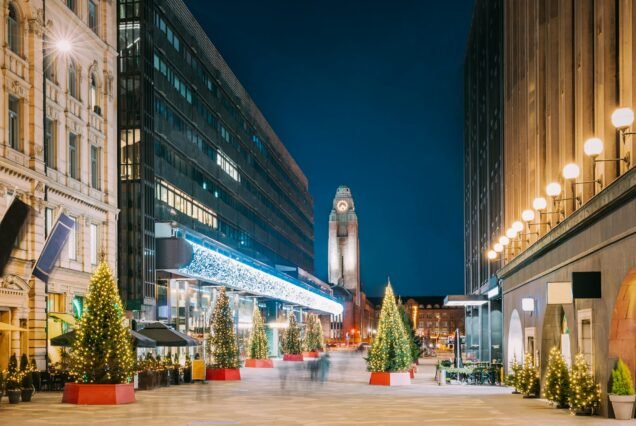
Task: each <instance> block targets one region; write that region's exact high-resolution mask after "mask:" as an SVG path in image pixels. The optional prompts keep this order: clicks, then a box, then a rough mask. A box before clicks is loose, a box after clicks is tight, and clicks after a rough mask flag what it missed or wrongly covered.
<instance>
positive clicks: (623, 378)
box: [609, 359, 636, 420]
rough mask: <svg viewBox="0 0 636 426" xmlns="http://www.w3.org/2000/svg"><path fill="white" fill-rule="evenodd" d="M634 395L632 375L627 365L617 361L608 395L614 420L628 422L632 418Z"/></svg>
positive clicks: (620, 360)
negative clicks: (610, 390)
mask: <svg viewBox="0 0 636 426" xmlns="http://www.w3.org/2000/svg"><path fill="white" fill-rule="evenodd" d="M635 393H636V392H634V383H633V382H632V373H631V371H629V367H627V364H625V363H624V362H623V360H622V359H619V360H618V363H616V368H614V370H612V392H611V393H610V395H609V399H610V401H611V402H612V408H613V409H614V416H615V417H616V419H618V420H630V419H631V418H632V417H634V401H636V395H635Z"/></svg>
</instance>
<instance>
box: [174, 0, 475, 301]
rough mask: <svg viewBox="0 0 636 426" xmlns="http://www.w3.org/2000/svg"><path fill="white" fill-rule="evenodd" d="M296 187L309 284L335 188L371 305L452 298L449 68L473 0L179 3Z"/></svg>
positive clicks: (458, 169)
mask: <svg viewBox="0 0 636 426" xmlns="http://www.w3.org/2000/svg"><path fill="white" fill-rule="evenodd" d="M186 4H188V6H189V7H190V9H191V11H192V13H193V14H194V15H195V16H196V17H197V19H198V20H199V22H200V23H201V25H202V27H203V28H204V29H205V30H206V31H207V33H208V35H209V36H210V39H211V40H212V42H213V43H214V45H215V46H217V48H218V49H219V50H220V52H221V53H222V55H223V57H224V58H225V60H226V61H227V63H228V64H229V65H230V67H231V68H232V70H233V71H234V73H235V74H236V76H237V77H238V78H239V80H240V81H241V82H242V84H243V86H245V88H246V89H247V90H248V92H249V93H250V95H251V96H252V98H253V99H254V100H255V101H256V103H257V105H258V106H259V108H260V109H261V111H262V112H263V114H264V115H265V117H266V118H267V119H268V121H269V122H270V124H271V125H272V127H273V128H274V130H275V131H276V133H277V134H278V135H279V137H280V138H281V140H282V141H283V143H284V144H285V145H286V147H287V149H288V150H289V151H290V153H291V154H292V155H293V156H294V158H295V159H296V161H297V162H298V164H299V165H300V167H301V168H302V169H303V171H304V172H305V174H306V175H307V177H308V178H309V185H310V191H311V194H312V195H313V197H314V201H315V206H314V212H315V250H316V256H315V267H316V270H315V272H316V275H317V276H319V277H320V278H323V279H325V278H326V275H327V273H326V271H327V220H328V215H329V211H330V209H331V202H332V199H333V196H334V194H335V191H336V188H337V187H338V185H341V184H344V185H348V186H349V187H350V188H351V190H352V192H353V196H354V200H355V203H356V210H357V212H358V218H359V222H360V252H361V256H360V257H361V268H362V269H361V274H362V283H363V287H364V289H365V290H366V292H367V294H369V295H371V296H377V295H380V294H381V292H382V288H383V284H384V283H385V282H386V277H387V275H388V274H390V275H391V281H392V282H393V284H394V287H395V288H396V291H397V292H398V293H400V294H403V295H405V294H412V295H431V294H439V295H444V294H448V293H457V292H463V231H462V230H463V203H462V198H463V189H462V185H463V178H462V173H463V172H462V155H463V149H462V146H463V139H462V138H463V137H462V134H463V118H462V115H463V111H462V96H463V94H462V91H463V77H462V64H463V58H464V50H465V45H466V39H467V34H468V30H469V26H470V17H471V14H472V7H473V0H463V1H443V2H441V1H421V0H417V1H416V0H413V1H394V2H386V1H382V2H380V1H370V0H369V1H363V0H356V1H347V0H339V1H335V0H321V1H313V2H305V1H298V0H266V1H264V0H253V1H247V0H245V1H243V0H234V1H231V2H230V1H214V2H210V1H209V0H206V1H204V0H198V1H196V0H186Z"/></svg>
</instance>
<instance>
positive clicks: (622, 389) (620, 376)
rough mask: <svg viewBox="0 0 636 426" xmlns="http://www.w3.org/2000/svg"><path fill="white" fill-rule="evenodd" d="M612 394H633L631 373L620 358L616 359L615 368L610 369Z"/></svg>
mask: <svg viewBox="0 0 636 426" xmlns="http://www.w3.org/2000/svg"><path fill="white" fill-rule="evenodd" d="M612 394H614V395H634V383H633V381H632V373H631V372H630V371H629V367H627V364H625V363H624V362H623V360H622V359H619V360H618V362H617V363H616V368H614V369H613V370H612Z"/></svg>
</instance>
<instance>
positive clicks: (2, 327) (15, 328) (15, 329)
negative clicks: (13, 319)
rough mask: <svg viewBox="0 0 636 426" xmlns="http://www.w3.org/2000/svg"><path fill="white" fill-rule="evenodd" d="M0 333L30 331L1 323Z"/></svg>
mask: <svg viewBox="0 0 636 426" xmlns="http://www.w3.org/2000/svg"><path fill="white" fill-rule="evenodd" d="M0 331H28V330H27V329H26V328H20V327H16V326H15V325H11V324H7V323H6V322H0Z"/></svg>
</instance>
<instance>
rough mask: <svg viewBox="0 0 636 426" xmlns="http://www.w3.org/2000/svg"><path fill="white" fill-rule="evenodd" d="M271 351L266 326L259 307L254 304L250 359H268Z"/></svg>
mask: <svg viewBox="0 0 636 426" xmlns="http://www.w3.org/2000/svg"><path fill="white" fill-rule="evenodd" d="M268 355H269V349H268V347H267V336H266V335H265V325H264V324H263V317H262V316H261V310H260V309H258V305H257V304H254V313H253V314H252V334H251V335H250V341H249V357H250V358H251V359H267V357H268Z"/></svg>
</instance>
